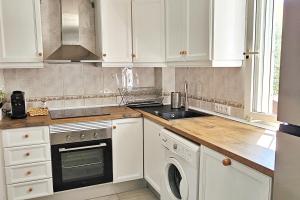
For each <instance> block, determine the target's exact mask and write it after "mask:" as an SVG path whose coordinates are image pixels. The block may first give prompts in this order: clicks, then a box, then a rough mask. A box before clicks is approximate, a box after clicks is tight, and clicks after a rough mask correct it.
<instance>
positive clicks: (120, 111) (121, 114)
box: [0, 106, 142, 129]
mask: <svg viewBox="0 0 300 200" xmlns="http://www.w3.org/2000/svg"><path fill="white" fill-rule="evenodd" d="M103 111H104V112H106V113H110V115H104V116H92V117H78V118H68V119H56V120H52V119H51V118H50V116H37V117H27V118H26V119H11V118H8V117H5V118H4V119H2V120H1V121H0V129H12V128H24V127H33V126H49V125H52V124H62V123H73V122H87V121H100V120H114V119H122V118H136V117H141V116H142V114H141V113H140V112H138V111H135V110H133V109H130V108H127V107H123V106H120V107H119V106H114V107H103Z"/></svg>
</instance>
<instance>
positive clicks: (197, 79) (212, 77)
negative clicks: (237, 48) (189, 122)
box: [175, 67, 244, 118]
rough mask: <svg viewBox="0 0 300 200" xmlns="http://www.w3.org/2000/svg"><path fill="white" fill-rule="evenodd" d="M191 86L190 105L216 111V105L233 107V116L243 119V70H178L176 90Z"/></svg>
mask: <svg viewBox="0 0 300 200" xmlns="http://www.w3.org/2000/svg"><path fill="white" fill-rule="evenodd" d="M184 81H187V82H188V85H189V97H190V105H191V106H195V107H199V108H203V109H207V110H211V111H213V110H214V103H221V104H225V105H229V106H231V112H232V115H233V116H235V117H240V118H243V114H244V113H243V111H244V103H243V102H244V81H243V68H187V67H185V68H176V81H175V82H176V84H175V85H176V90H177V91H181V92H183V88H184Z"/></svg>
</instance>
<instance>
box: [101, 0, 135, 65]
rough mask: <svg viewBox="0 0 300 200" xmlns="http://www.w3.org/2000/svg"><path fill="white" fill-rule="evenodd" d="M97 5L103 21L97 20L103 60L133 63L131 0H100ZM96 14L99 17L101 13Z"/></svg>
mask: <svg viewBox="0 0 300 200" xmlns="http://www.w3.org/2000/svg"><path fill="white" fill-rule="evenodd" d="M96 5H97V8H96V9H97V10H98V11H99V10H100V17H101V22H99V20H96V21H98V24H97V25H96V26H97V29H98V30H97V32H98V36H99V35H100V37H101V44H102V49H101V50H100V51H102V57H103V62H104V63H131V62H132V33H131V32H132V31H131V0H100V4H96ZM98 6H100V9H99V7H98ZM96 15H97V16H98V17H99V13H97V14H96ZM99 23H100V24H99ZM99 28H100V29H101V30H100V31H99Z"/></svg>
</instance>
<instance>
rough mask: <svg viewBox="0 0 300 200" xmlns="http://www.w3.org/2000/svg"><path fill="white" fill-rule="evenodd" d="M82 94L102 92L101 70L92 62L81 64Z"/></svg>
mask: <svg viewBox="0 0 300 200" xmlns="http://www.w3.org/2000/svg"><path fill="white" fill-rule="evenodd" d="M83 84H84V94H85V95H89V94H103V71H102V68H100V67H95V66H94V65H93V64H84V65H83Z"/></svg>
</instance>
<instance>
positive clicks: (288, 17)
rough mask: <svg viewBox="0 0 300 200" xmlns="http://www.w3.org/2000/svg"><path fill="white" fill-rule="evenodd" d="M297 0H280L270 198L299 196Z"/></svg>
mask: <svg viewBox="0 0 300 200" xmlns="http://www.w3.org/2000/svg"><path fill="white" fill-rule="evenodd" d="M299 11H300V1H299V0H285V1H284V18H283V42H282V54H281V71H280V89H279V107H278V112H279V114H278V120H279V121H281V122H283V124H281V126H280V131H279V132H278V134H277V150H276V162H275V176H274V188H273V191H274V195H273V196H274V200H299V199H300V173H299V170H300V84H299V80H300V12H299Z"/></svg>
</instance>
